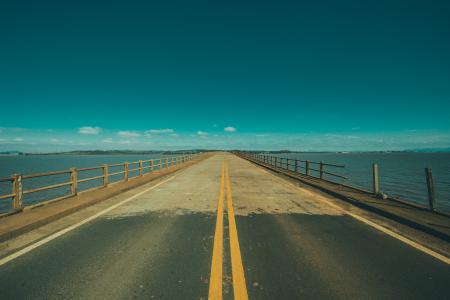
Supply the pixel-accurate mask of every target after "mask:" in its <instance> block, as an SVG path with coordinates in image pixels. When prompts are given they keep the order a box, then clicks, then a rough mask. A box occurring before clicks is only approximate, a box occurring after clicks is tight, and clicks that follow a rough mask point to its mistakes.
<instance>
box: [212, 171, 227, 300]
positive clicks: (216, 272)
mask: <svg viewBox="0 0 450 300" xmlns="http://www.w3.org/2000/svg"><path fill="white" fill-rule="evenodd" d="M224 181H225V163H222V170H221V176H220V190H219V196H218V199H217V220H216V229H215V233H214V245H213V255H212V261H211V275H210V278H209V293H208V299H214V300H216V299H217V300H221V299H222V266H223V199H224Z"/></svg>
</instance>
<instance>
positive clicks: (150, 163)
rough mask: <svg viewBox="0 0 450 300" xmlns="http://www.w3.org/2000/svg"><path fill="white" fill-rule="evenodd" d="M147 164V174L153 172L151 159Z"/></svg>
mask: <svg viewBox="0 0 450 300" xmlns="http://www.w3.org/2000/svg"><path fill="white" fill-rule="evenodd" d="M148 163H149V172H150V173H152V172H153V159H152V160H150V161H149V162H148Z"/></svg>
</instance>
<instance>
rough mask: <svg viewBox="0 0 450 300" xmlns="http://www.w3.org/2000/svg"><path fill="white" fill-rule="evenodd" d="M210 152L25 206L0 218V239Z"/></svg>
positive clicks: (175, 169) (165, 172)
mask: <svg viewBox="0 0 450 300" xmlns="http://www.w3.org/2000/svg"><path fill="white" fill-rule="evenodd" d="M209 155H210V154H203V155H200V156H197V157H195V158H194V159H193V160H192V161H188V162H186V163H183V164H180V165H177V166H174V167H169V168H168V169H162V170H160V171H158V172H154V173H150V174H145V175H144V176H142V177H135V178H131V179H130V180H129V181H126V182H118V183H114V184H111V185H110V186H108V187H107V188H99V189H96V190H93V191H86V192H81V193H79V194H78V195H76V196H73V197H69V198H66V199H62V200H59V201H55V202H52V203H49V204H47V205H42V206H35V207H34V208H33V209H29V208H25V209H24V211H23V212H19V213H17V214H14V215H9V216H5V217H2V218H0V241H5V240H7V239H10V238H12V237H15V236H17V235H19V234H23V233H25V232H27V231H30V230H32V229H35V228H38V227H40V226H42V225H44V224H47V223H49V222H52V221H55V220H57V219H60V218H62V217H66V216H68V215H70V214H72V213H74V212H75V211H78V210H80V209H82V208H85V207H87V206H90V205H93V204H95V203H97V202H100V201H103V200H105V199H109V198H111V197H113V196H115V195H118V194H120V193H123V192H124V191H127V190H130V189H133V188H136V187H138V186H140V185H143V184H145V183H148V182H149V181H152V180H155V179H157V178H160V177H161V176H164V175H168V174H171V173H173V172H176V171H178V170H180V169H182V168H184V167H188V166H190V165H192V164H195V163H196V162H198V161H201V160H203V159H204V158H206V157H208V156H209Z"/></svg>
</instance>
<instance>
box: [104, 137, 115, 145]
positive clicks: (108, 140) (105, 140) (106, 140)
mask: <svg viewBox="0 0 450 300" xmlns="http://www.w3.org/2000/svg"><path fill="white" fill-rule="evenodd" d="M102 142H103V143H108V144H110V143H112V142H113V140H112V138H107V139H104V140H102Z"/></svg>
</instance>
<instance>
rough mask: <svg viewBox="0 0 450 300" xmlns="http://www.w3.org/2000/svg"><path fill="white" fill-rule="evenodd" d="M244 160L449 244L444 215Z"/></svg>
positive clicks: (447, 221) (449, 223) (448, 225)
mask: <svg viewBox="0 0 450 300" xmlns="http://www.w3.org/2000/svg"><path fill="white" fill-rule="evenodd" d="M248 159H249V160H250V161H253V162H255V163H256V164H259V165H261V166H264V167H266V168H268V169H269V170H272V171H275V172H278V173H280V174H281V175H282V176H283V175H284V177H286V176H289V177H291V178H295V179H297V180H300V181H301V182H303V183H306V184H308V185H310V186H313V187H316V188H318V189H320V190H322V191H326V192H327V193H329V194H331V195H334V196H337V197H339V198H340V199H345V200H346V201H348V202H350V203H352V204H353V205H357V206H360V207H363V208H364V209H367V210H370V211H373V212H376V213H377V214H380V215H382V216H385V217H388V218H391V219H393V220H395V221H397V222H401V223H403V224H405V225H408V226H410V227H413V228H416V229H418V230H421V231H424V232H426V233H428V234H432V235H434V236H436V237H438V238H440V239H442V240H444V241H446V242H450V217H449V216H448V215H443V214H439V213H433V212H431V211H429V210H427V209H423V208H418V207H415V206H414V205H413V204H407V203H405V202H400V201H397V200H395V199H386V200H384V199H380V198H377V197H375V196H374V195H372V194H371V193H370V192H364V191H362V190H358V189H355V188H352V187H349V186H344V185H340V184H337V183H333V182H329V181H323V180H320V179H318V178H314V177H311V176H305V175H303V174H294V173H293V172H287V171H286V169H283V168H280V167H274V166H272V165H270V164H266V163H264V162H261V161H256V160H254V159H253V158H248Z"/></svg>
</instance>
